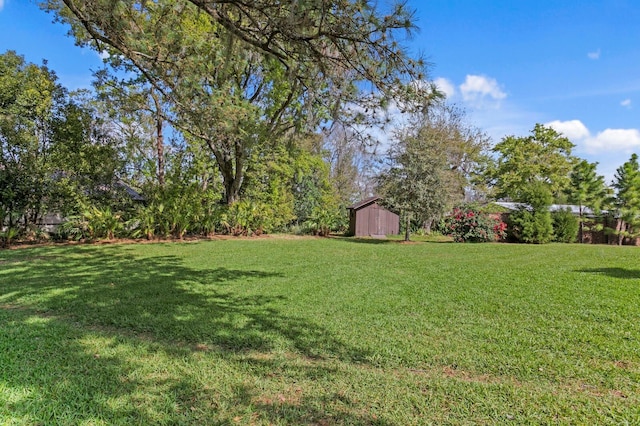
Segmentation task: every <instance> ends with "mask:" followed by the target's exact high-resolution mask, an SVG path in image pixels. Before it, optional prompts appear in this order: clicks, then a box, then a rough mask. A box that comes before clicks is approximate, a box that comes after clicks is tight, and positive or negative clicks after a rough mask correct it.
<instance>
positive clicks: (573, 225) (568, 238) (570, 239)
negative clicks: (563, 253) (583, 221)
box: [551, 209, 580, 243]
mask: <svg viewBox="0 0 640 426" xmlns="http://www.w3.org/2000/svg"><path fill="white" fill-rule="evenodd" d="M551 219H552V221H553V235H554V238H553V239H554V241H558V242H560V243H574V242H576V239H577V237H578V229H579V228H580V220H579V219H578V218H577V217H576V216H575V215H574V214H573V213H572V212H571V209H566V210H557V211H554V212H553V213H551Z"/></svg>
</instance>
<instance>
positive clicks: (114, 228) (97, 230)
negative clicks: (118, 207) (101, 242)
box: [82, 206, 124, 240]
mask: <svg viewBox="0 0 640 426" xmlns="http://www.w3.org/2000/svg"><path fill="white" fill-rule="evenodd" d="M82 216H83V221H84V222H85V223H86V229H87V232H88V233H89V237H90V238H91V239H101V238H106V239H108V240H112V239H114V238H115V237H116V234H119V233H120V232H121V231H122V230H124V221H123V219H122V214H121V213H118V212H113V211H112V210H111V208H109V207H105V208H102V209H101V208H98V207H95V206H91V207H89V208H88V209H87V210H85V211H84V212H83V214H82Z"/></svg>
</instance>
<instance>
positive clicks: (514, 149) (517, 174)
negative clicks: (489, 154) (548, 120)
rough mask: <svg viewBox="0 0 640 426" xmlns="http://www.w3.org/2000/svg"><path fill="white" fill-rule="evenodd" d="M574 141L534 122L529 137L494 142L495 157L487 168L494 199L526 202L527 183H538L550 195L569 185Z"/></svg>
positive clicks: (528, 185)
mask: <svg viewBox="0 0 640 426" xmlns="http://www.w3.org/2000/svg"><path fill="white" fill-rule="evenodd" d="M573 147H574V145H573V143H571V141H569V139H567V138H566V137H564V136H562V135H561V134H560V133H558V132H556V131H555V130H554V129H552V128H550V127H545V126H543V125H542V124H536V125H535V127H534V128H533V130H532V131H531V135H530V136H525V137H516V136H507V137H505V138H504V139H502V141H501V142H499V143H498V144H496V146H495V147H494V148H493V152H494V153H496V154H497V155H498V158H497V160H496V162H495V164H493V166H492V167H490V168H489V170H487V172H486V173H487V176H488V178H489V179H490V181H491V182H492V184H493V186H494V189H495V192H496V193H495V195H496V197H497V198H510V199H511V200H514V201H517V202H523V203H527V202H528V200H527V196H526V194H527V192H528V188H530V185H531V184H533V183H535V182H540V183H542V184H543V185H544V186H546V187H547V188H548V189H549V191H550V192H551V194H552V195H553V196H557V195H559V194H560V193H561V192H562V191H563V190H564V189H565V188H567V186H568V185H569V182H570V179H569V175H570V173H571V170H572V169H573V164H574V158H573V157H572V156H571V150H572V148H573Z"/></svg>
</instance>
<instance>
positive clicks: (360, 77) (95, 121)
mask: <svg viewBox="0 0 640 426" xmlns="http://www.w3.org/2000/svg"><path fill="white" fill-rule="evenodd" d="M39 5H40V7H41V8H42V9H43V10H45V11H47V12H49V13H51V14H52V16H53V17H54V19H55V20H57V21H59V22H62V23H63V24H64V25H67V26H68V28H69V29H70V35H71V36H72V37H74V38H75V40H76V42H77V43H78V44H79V45H82V46H89V47H90V48H92V49H94V50H95V51H96V52H99V53H101V55H102V56H103V57H105V58H106V59H105V65H104V67H103V68H102V69H100V70H98V71H96V72H95V73H94V80H93V87H92V89H91V90H85V91H79V92H69V91H68V90H67V89H65V88H64V87H62V86H61V85H60V84H59V82H58V79H57V77H56V75H55V73H54V72H53V71H52V70H51V69H49V68H48V66H47V65H46V63H43V64H42V65H35V64H30V63H26V62H25V60H24V58H23V57H22V56H20V55H19V54H17V53H16V52H12V51H8V52H6V53H4V54H2V55H0V219H2V223H1V225H2V232H3V236H4V237H3V238H4V241H5V243H6V242H7V241H10V240H11V239H12V238H14V237H18V236H20V237H22V238H38V235H37V234H41V233H42V229H41V227H39V226H38V225H39V224H40V223H42V221H43V218H44V217H45V215H46V214H50V213H52V212H55V213H57V214H59V215H60V216H63V217H65V218H66V222H65V224H64V225H62V226H60V227H59V229H58V230H57V237H59V238H64V239H66V238H101V237H114V236H116V235H123V236H124V235H127V236H133V237H145V238H155V237H158V236H161V237H169V236H172V237H177V238H182V237H183V236H185V235H187V234H198V235H210V234H212V233H216V232H226V233H231V234H236V235H239V234H244V235H248V234H259V233H261V232H273V231H279V230H306V231H307V232H313V233H317V234H326V233H328V232H329V231H331V230H339V229H344V228H345V226H346V207H347V206H348V205H350V204H351V203H353V202H354V201H356V200H357V199H359V198H362V197H364V196H366V195H370V194H372V193H374V192H375V193H378V194H381V195H383V196H384V197H385V199H386V202H387V203H388V204H389V205H390V206H392V208H393V209H395V210H396V211H398V212H401V213H402V216H403V223H405V224H406V225H405V228H406V230H407V232H408V231H409V229H410V227H412V226H415V225H416V224H418V226H420V227H426V228H427V229H429V228H431V227H432V226H434V227H435V226H436V225H437V223H438V221H439V220H440V219H442V218H443V217H444V216H445V214H446V212H448V211H450V210H451V209H452V208H453V206H455V205H457V204H459V203H461V202H463V201H465V200H469V199H473V200H483V201H484V200H490V199H498V198H502V199H509V200H513V201H517V202H520V203H522V204H523V205H525V204H526V205H528V206H529V207H528V208H527V209H523V211H522V212H519V213H518V214H519V215H520V216H518V215H515V216H514V217H515V218H516V219H518V217H520V219H518V220H520V222H518V221H514V229H515V230H516V233H518V235H520V238H521V239H522V240H523V241H532V242H544V241H546V240H548V239H549V236H548V229H549V227H548V223H549V219H548V217H547V216H546V214H545V213H544V211H545V210H546V207H545V206H547V205H548V204H549V203H550V201H553V200H563V199H565V200H569V201H571V202H575V203H578V204H579V205H580V215H581V216H582V209H583V207H589V208H591V209H595V210H599V209H601V208H604V207H605V206H608V207H610V206H615V208H616V209H617V211H618V212H619V213H620V215H621V217H622V218H623V220H624V223H625V225H624V227H621V229H619V230H618V231H619V235H621V236H622V237H621V238H624V236H631V235H633V233H634V232H635V228H636V222H635V221H636V217H637V213H638V211H637V206H636V204H637V197H636V195H635V193H637V191H638V188H637V187H638V182H637V180H638V178H637V174H638V173H637V157H636V159H635V160H634V159H633V157H632V159H631V160H630V161H629V162H628V163H625V165H624V166H623V167H621V169H619V171H618V175H617V176H616V178H617V181H616V183H615V184H614V187H615V189H616V190H617V192H616V197H617V198H616V199H615V203H612V198H611V197H612V194H613V193H612V191H611V190H610V189H608V188H606V186H605V185H604V180H603V178H602V177H600V176H597V175H596V174H595V167H596V165H595V164H589V163H587V162H586V161H581V160H579V159H576V158H575V157H573V156H572V155H571V148H572V147H573V145H572V144H571V142H570V141H568V140H567V139H566V138H564V137H563V136H562V135H559V134H557V133H555V132H554V131H553V130H552V129H548V128H545V127H544V126H540V125H536V127H535V129H534V130H533V132H532V135H531V136H527V137H516V136H509V137H507V138H504V139H503V140H502V141H501V142H499V143H498V144H496V145H495V146H494V147H493V148H491V144H490V140H489V138H488V137H487V136H486V134H485V133H484V132H482V130H480V129H478V128H476V127H474V126H472V125H470V124H469V123H468V122H467V120H466V117H465V113H464V111H463V110H462V109H460V108H458V107H456V106H453V105H449V104H447V103H446V101H445V100H444V99H443V95H442V94H441V93H440V92H438V90H437V89H436V87H435V86H434V85H433V84H431V83H429V79H428V75H427V71H428V67H427V65H426V63H425V62H424V61H423V60H422V59H421V58H417V57H414V56H412V55H410V54H409V53H408V52H407V50H406V48H405V47H404V43H403V41H404V40H406V38H405V37H406V36H410V35H411V32H412V31H413V30H414V29H415V24H414V22H415V18H414V13H413V12H412V11H411V10H408V9H407V8H406V6H405V5H404V4H402V3H384V4H378V3H377V2H370V1H365V0H315V1H311V2H274V1H270V0H256V1H251V2H240V1H235V0H231V1H228V2H205V1H196V0H178V1H176V0H171V1H170V0H157V1H147V0H123V1H118V2H113V1H110V0H97V1H96V0H93V1H88V0H43V1H40V2H39ZM380 135H384V136H383V137H382V138H381V137H380ZM381 140H382V141H383V143H382V144H381V143H380V142H381ZM633 161H635V163H634V162H633ZM634 164H635V166H634ZM634 173H635V174H634ZM634 191H635V192H634ZM138 194H139V196H138ZM634 197H636V198H634ZM581 223H582V221H581ZM623 228H624V229H623ZM581 235H582V226H581ZM407 238H408V234H407Z"/></svg>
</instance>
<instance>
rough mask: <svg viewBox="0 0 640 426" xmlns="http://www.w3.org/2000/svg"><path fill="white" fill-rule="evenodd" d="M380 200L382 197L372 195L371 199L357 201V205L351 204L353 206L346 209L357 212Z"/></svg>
mask: <svg viewBox="0 0 640 426" xmlns="http://www.w3.org/2000/svg"><path fill="white" fill-rule="evenodd" d="M380 199H382V197H379V196H377V195H374V196H373V197H369V198H365V199H364V200H362V201H359V202H357V203H355V204H353V205H351V206H349V207H347V208H348V209H353V210H359V209H361V208H363V207H366V206H368V205H369V204H373V203H375V202H376V201H378V200H380Z"/></svg>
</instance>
